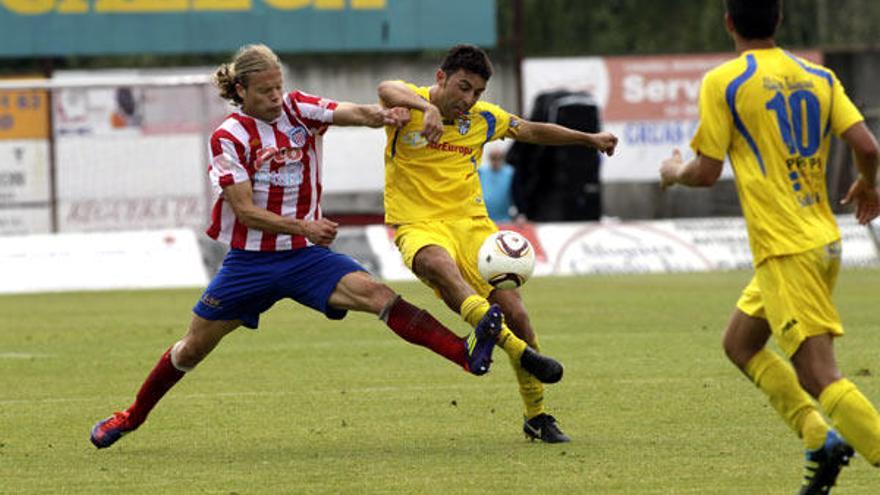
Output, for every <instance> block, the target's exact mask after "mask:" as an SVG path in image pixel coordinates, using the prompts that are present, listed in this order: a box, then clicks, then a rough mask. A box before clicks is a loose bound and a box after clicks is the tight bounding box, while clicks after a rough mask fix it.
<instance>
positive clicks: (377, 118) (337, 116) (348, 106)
mask: <svg viewBox="0 0 880 495" xmlns="http://www.w3.org/2000/svg"><path fill="white" fill-rule="evenodd" d="M407 122H409V111H408V110H407V109H405V108H384V107H382V106H380V105H359V104H357V103H348V102H343V103H340V104H339V106H338V107H336V110H334V111H333V124H334V125H341V126H366V127H382V126H386V125H390V126H392V127H397V128H400V127H403V126H404V125H406V123H407Z"/></svg>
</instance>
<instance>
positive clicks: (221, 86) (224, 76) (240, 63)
mask: <svg viewBox="0 0 880 495" xmlns="http://www.w3.org/2000/svg"><path fill="white" fill-rule="evenodd" d="M280 68H281V61H280V60H279V59H278V55H275V52H273V51H272V49H271V48H269V47H268V46H266V45H262V44H260V45H245V46H243V47H241V48H239V50H238V53H236V54H235V57H234V58H233V59H232V62H228V63H225V64H222V65H220V67H218V68H217V70H216V71H215V72H214V84H215V85H216V86H217V89H218V90H220V97H221V98H223V99H224V100H228V101H229V102H231V103H232V104H233V105H235V106H241V104H242V103H243V101H242V99H241V97H240V96H238V91H236V89H235V86H236V85H237V84H241V85H242V86H244V87H245V88H246V87H247V86H248V79H249V78H250V75H251V74H254V73H256V72H263V71H265V70H271V69H280Z"/></svg>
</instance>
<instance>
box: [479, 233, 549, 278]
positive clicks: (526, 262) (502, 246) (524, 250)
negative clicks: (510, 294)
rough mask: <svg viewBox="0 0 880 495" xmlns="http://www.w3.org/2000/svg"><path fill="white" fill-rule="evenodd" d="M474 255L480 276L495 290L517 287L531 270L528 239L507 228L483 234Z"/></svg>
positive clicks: (531, 250)
mask: <svg viewBox="0 0 880 495" xmlns="http://www.w3.org/2000/svg"><path fill="white" fill-rule="evenodd" d="M478 256H479V257H478V259H477V269H479V270H480V275H481V276H482V277H483V279H484V280H486V282H489V284H491V285H492V286H493V287H495V288H498V289H515V288H517V287H520V286H521V285H522V284H524V283H526V280H528V279H529V277H531V276H532V272H533V271H534V270H535V250H534V249H532V245H531V244H530V243H529V240H528V239H526V238H525V237H523V236H522V235H521V234H518V233H516V232H513V231H511V230H501V231H499V232H495V233H494V234H492V235H490V236H489V237H487V238H486V240H485V241H483V245H482V246H480V252H479V255H478Z"/></svg>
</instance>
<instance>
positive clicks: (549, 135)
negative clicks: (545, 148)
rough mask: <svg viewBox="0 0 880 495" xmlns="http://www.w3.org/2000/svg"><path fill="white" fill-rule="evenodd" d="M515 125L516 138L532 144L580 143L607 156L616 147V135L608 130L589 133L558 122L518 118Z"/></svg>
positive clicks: (559, 144)
mask: <svg viewBox="0 0 880 495" xmlns="http://www.w3.org/2000/svg"><path fill="white" fill-rule="evenodd" d="M517 124H518V127H517V134H516V140H517V141H523V142H526V143H532V144H544V145H550V146H562V145H568V144H580V145H583V146H589V147H591V148H596V149H597V150H599V151H600V152H602V153H605V154H606V155H608V156H611V155H613V154H614V149H615V148H616V147H617V136H615V135H614V134H611V133H610V132H599V133H595V134H592V133H589V132H581V131H576V130H574V129H569V128H567V127H563V126H561V125H558V124H551V123H547V122H532V121H529V120H520V121H519V122H518V123H517Z"/></svg>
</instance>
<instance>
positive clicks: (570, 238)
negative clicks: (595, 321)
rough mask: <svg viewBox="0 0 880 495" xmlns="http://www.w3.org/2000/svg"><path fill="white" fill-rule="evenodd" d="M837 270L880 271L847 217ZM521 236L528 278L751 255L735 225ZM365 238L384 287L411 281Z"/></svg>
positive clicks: (582, 228)
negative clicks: (529, 249) (529, 263)
mask: <svg viewBox="0 0 880 495" xmlns="http://www.w3.org/2000/svg"><path fill="white" fill-rule="evenodd" d="M837 221H838V224H839V225H840V231H841V237H842V240H843V265H844V266H846V267H858V266H880V257H878V256H880V253H878V249H880V247H878V245H877V244H876V243H875V241H874V238H873V237H872V233H873V232H872V231H871V230H870V229H869V228H868V227H866V226H862V225H859V224H858V223H857V222H856V221H855V220H854V219H853V217H852V215H842V216H839V217H838V218H837ZM501 228H502V229H509V230H516V231H517V232H519V233H521V234H523V235H524V236H525V237H526V238H528V239H529V241H530V242H531V243H532V245H533V246H534V248H535V254H536V260H537V263H536V265H535V274H534V276H546V275H598V274H623V273H670V272H702V271H719V270H735V269H749V268H751V266H752V255H751V250H750V248H749V241H748V234H747V232H746V228H745V222H744V221H743V219H742V218H705V219H681V220H659V221H645V222H609V221H605V222H584V223H549V224H540V225H502V226H501ZM367 238H368V239H369V242H370V246H371V248H372V249H373V250H374V251H375V253H376V256H377V258H378V259H379V265H380V273H379V275H380V276H381V277H382V278H384V279H387V280H413V279H414V277H413V275H412V274H411V273H410V272H409V270H407V268H406V267H405V266H404V265H403V261H402V260H401V258H400V254H399V253H398V251H397V249H396V247H395V246H394V243H393V242H392V240H391V239H392V232H391V230H390V229H388V228H386V227H384V226H378V225H377V226H370V227H367Z"/></svg>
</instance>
